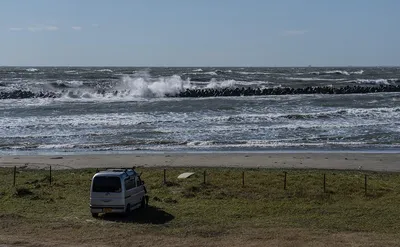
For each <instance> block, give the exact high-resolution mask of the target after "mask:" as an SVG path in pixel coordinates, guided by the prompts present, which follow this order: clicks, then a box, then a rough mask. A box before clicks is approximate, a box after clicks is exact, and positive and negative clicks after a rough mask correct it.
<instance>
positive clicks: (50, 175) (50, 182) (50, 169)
mask: <svg viewBox="0 0 400 247" xmlns="http://www.w3.org/2000/svg"><path fill="white" fill-rule="evenodd" d="M50 185H51V166H50Z"/></svg>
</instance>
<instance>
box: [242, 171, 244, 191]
mask: <svg viewBox="0 0 400 247" xmlns="http://www.w3.org/2000/svg"><path fill="white" fill-rule="evenodd" d="M242 186H243V187H244V171H243V172H242Z"/></svg>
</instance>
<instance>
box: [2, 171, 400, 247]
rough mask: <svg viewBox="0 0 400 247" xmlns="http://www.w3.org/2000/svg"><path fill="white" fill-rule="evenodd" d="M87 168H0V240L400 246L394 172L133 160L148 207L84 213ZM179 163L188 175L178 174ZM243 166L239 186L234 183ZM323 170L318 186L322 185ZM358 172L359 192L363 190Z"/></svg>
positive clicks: (399, 180)
mask: <svg viewBox="0 0 400 247" xmlns="http://www.w3.org/2000/svg"><path fill="white" fill-rule="evenodd" d="M95 171H96V170H95V169H85V170H62V171H61V170H59V171H53V172H52V184H51V185H50V182H49V171H45V170H27V169H18V171H17V174H16V186H15V187H14V186H13V170H12V169H9V168H1V169H0V230H1V232H0V244H8V245H24V246H30V245H32V246H51V245H54V244H57V245H60V246H76V245H87V246H91V245H93V246H94V245H95V246H99V245H104V246H114V245H115V246H118V245H120V246H124V243H126V242H125V241H126V240H124V239H125V238H129V237H132V236H140V237H137V240H136V242H137V243H138V245H143V246H147V245H148V246H154V245H159V244H162V245H164V246H165V245H171V246H180V245H191V246H204V245H215V246H239V245H243V244H244V245H249V246H250V245H254V246H268V245H271V246H293V245H307V246H326V245H328V246H329V245H332V246H333V245H335V246H337V245H343V246H347V245H348V246H382V245H393V246H395V245H400V241H399V240H398V239H399V237H400V234H399V232H400V217H399V216H400V207H399V205H398V203H399V202H400V174H398V173H377V172H360V171H332V170H329V171H323V170H285V171H286V172H287V179H286V180H287V184H286V190H285V189H284V171H283V170H278V169H235V168H207V183H206V184H203V172H204V169H202V168H187V169H185V168H169V169H168V170H167V183H166V184H163V169H160V168H138V169H137V171H139V172H143V175H142V178H143V180H144V181H145V183H146V186H147V188H148V192H149V197H150V201H149V207H148V208H147V209H144V210H138V211H134V212H133V214H132V216H130V217H128V218H124V217H122V216H117V215H111V216H109V215H106V216H101V217H100V218H99V219H93V218H92V217H91V214H90V211H89V186H90V179H91V177H92V176H93V175H94V173H95ZM186 171H193V172H195V175H194V176H192V177H190V178H189V179H185V180H178V179H177V176H178V175H179V174H180V173H182V172H186ZM243 172H244V176H245V185H244V186H243V184H242V174H243ZM324 174H325V175H326V188H325V192H324V187H323V185H324ZM365 174H366V175H367V179H368V180H367V182H368V183H367V194H365V180H364V179H365Z"/></svg>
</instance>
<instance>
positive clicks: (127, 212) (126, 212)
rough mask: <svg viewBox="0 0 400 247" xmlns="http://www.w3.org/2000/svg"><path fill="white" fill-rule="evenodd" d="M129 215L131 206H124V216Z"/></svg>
mask: <svg viewBox="0 0 400 247" xmlns="http://www.w3.org/2000/svg"><path fill="white" fill-rule="evenodd" d="M130 214H131V204H128V205H126V209H125V216H129V215H130Z"/></svg>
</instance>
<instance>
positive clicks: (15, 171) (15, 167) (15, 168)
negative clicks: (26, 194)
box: [13, 166, 17, 187]
mask: <svg viewBox="0 0 400 247" xmlns="http://www.w3.org/2000/svg"><path fill="white" fill-rule="evenodd" d="M16 173H17V166H14V180H13V186H14V187H15V176H16Z"/></svg>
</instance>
